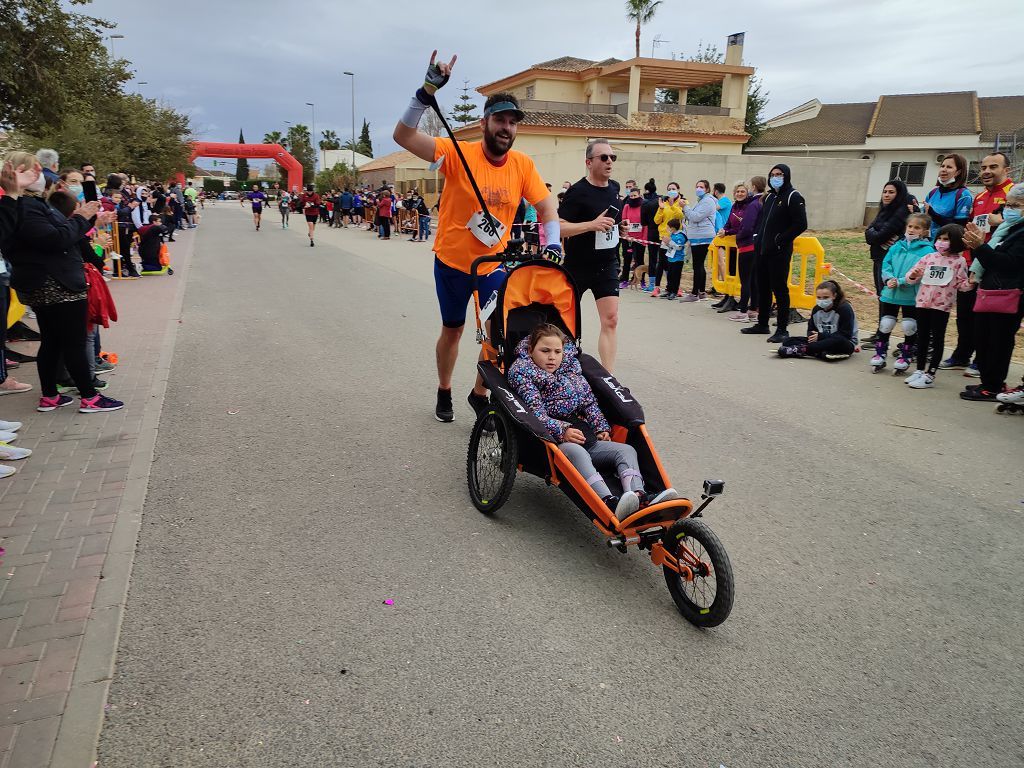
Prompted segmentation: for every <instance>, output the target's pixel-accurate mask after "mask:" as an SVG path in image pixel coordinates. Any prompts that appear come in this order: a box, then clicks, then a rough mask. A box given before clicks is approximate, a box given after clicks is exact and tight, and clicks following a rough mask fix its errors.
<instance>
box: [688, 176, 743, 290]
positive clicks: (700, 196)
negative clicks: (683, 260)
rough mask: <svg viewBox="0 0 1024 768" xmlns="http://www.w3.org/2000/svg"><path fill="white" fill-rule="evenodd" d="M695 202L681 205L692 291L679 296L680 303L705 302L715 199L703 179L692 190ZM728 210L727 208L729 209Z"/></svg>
mask: <svg viewBox="0 0 1024 768" xmlns="http://www.w3.org/2000/svg"><path fill="white" fill-rule="evenodd" d="M694 194H695V195H696V197H697V202H696V204H694V205H684V206H683V214H684V215H685V216H686V236H687V238H688V239H689V241H690V253H691V254H692V256H693V289H692V290H691V291H690V292H689V293H688V294H686V295H685V296H683V297H682V299H683V301H706V300H707V297H708V296H707V293H706V292H705V288H706V287H707V280H708V274H707V260H708V246H710V245H711V241H712V240H714V239H715V232H716V231H717V230H716V228H715V218H716V216H717V215H718V200H716V199H715V196H714V195H712V194H711V183H710V182H709V181H708V180H707V179H701V180H700V181H698V182H697V186H696V188H695V189H694ZM730 207H731V206H730Z"/></svg>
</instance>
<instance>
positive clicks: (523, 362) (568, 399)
mask: <svg viewBox="0 0 1024 768" xmlns="http://www.w3.org/2000/svg"><path fill="white" fill-rule="evenodd" d="M516 352H517V354H518V356H517V358H516V360H515V362H514V363H512V365H511V366H510V367H509V371H508V381H509V384H511V385H512V388H513V389H514V390H515V392H516V394H518V395H519V397H521V398H522V400H523V402H524V403H525V404H526V407H527V408H529V409H530V410H531V411H532V412H533V414H534V416H536V417H537V418H538V419H540V421H541V422H542V423H543V424H544V426H545V427H547V429H548V431H549V432H550V433H551V436H552V437H553V438H555V440H557V441H558V443H559V445H558V448H559V450H561V451H562V453H563V454H565V456H566V458H567V459H569V461H570V462H572V465H573V466H574V467H576V469H577V470H579V472H580V474H581V475H582V476H583V477H584V478H586V480H587V483H588V484H589V485H590V486H591V487H592V488H593V489H594V492H595V493H596V494H597V495H598V496H599V497H601V499H602V500H603V501H604V502H605V504H607V505H608V508H609V509H610V510H611V511H612V512H613V513H614V514H615V517H616V518H618V519H619V520H625V519H626V518H627V517H628V516H629V515H631V514H633V513H634V512H636V511H637V510H638V509H640V507H641V505H644V506H646V505H650V504H657V503H660V502H662V501H669V500H670V499H677V498H679V494H678V493H677V492H676V491H675V489H673V488H667V489H665V490H664V491H662V492H661V493H657V494H653V493H652V494H647V493H645V492H644V480H643V477H642V475H641V474H640V467H639V463H638V461H637V454H636V450H635V449H634V448H633V447H632V446H631V445H627V444H625V443H616V442H612V440H611V434H610V429H611V427H610V426H609V424H608V420H607V419H606V418H605V416H604V414H603V413H601V409H600V408H599V407H598V405H597V398H596V397H595V396H594V392H593V390H592V389H591V388H590V385H589V384H588V383H587V380H586V379H585V378H584V377H583V371H582V368H581V367H580V362H579V360H578V359H577V351H576V345H575V344H574V343H573V341H572V340H571V339H569V338H568V337H567V336H566V335H565V333H563V332H562V330H561V329H560V328H558V327H557V326H555V325H550V324H547V323H544V324H541V325H538V326H537V327H536V328H534V329H533V331H532V332H531V333H530V335H529V336H527V337H525V338H524V339H523V340H522V341H521V342H520V343H519V345H518V347H517V348H516ZM602 469H603V470H607V471H609V472H614V473H615V474H616V475H617V476H618V478H619V481H620V482H621V484H622V495H621V496H618V497H617V496H615V495H614V494H612V492H611V489H610V488H609V487H608V484H607V483H606V482H605V480H604V478H603V477H602V476H601V472H600V470H602Z"/></svg>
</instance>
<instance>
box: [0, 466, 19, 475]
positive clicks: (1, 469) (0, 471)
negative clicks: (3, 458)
mask: <svg viewBox="0 0 1024 768" xmlns="http://www.w3.org/2000/svg"><path fill="white" fill-rule="evenodd" d="M17 471H18V470H16V469H15V468H14V467H8V466H7V465H6V464H0V478H3V477H10V476H11V475H13V474H14V473H15V472H17Z"/></svg>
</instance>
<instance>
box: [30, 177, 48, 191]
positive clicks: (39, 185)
mask: <svg viewBox="0 0 1024 768" xmlns="http://www.w3.org/2000/svg"><path fill="white" fill-rule="evenodd" d="M45 190H46V177H44V176H43V174H41V173H40V174H39V178H37V179H36V180H35V181H33V182H32V183H31V184H29V185H28V186H27V187H25V191H27V192H43V191H45Z"/></svg>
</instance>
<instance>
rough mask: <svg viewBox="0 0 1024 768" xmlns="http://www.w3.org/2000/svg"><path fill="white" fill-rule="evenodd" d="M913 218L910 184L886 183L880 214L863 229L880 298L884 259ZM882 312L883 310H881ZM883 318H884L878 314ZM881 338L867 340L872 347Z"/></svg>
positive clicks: (874, 335) (880, 204)
mask: <svg viewBox="0 0 1024 768" xmlns="http://www.w3.org/2000/svg"><path fill="white" fill-rule="evenodd" d="M909 215H910V193H909V192H908V191H907V185H906V184H904V183H903V182H902V181H900V180H899V179H893V180H892V181H887V182H886V183H885V186H884V187H882V199H881V200H880V201H879V203H878V214H877V215H876V216H875V220H874V221H872V222H871V224H870V225H869V226H868V228H867V229H866V230H864V240H865V242H867V244H868V245H869V246H871V266H872V273H873V275H874V278H875V293H877V294H879V295H881V294H882V289H883V288H884V287H885V284H884V283H883V282H882V260H883V259H884V258H885V254H886V251H888V250H889V246H890V245H892V244H893V243H894V242H896V241H897V240H899V239H900V238H901V237H902V236H903V231H904V230H905V229H906V228H907V216H909ZM879 311H881V310H879ZM879 317H881V315H879ZM877 335H878V332H877V331H876V332H875V333H874V334H873V335H872V336H870V337H868V338H866V339H864V341H865V342H866V343H869V344H873V343H874V342H875V341H877V339H876V338H875V337H876V336H877Z"/></svg>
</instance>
